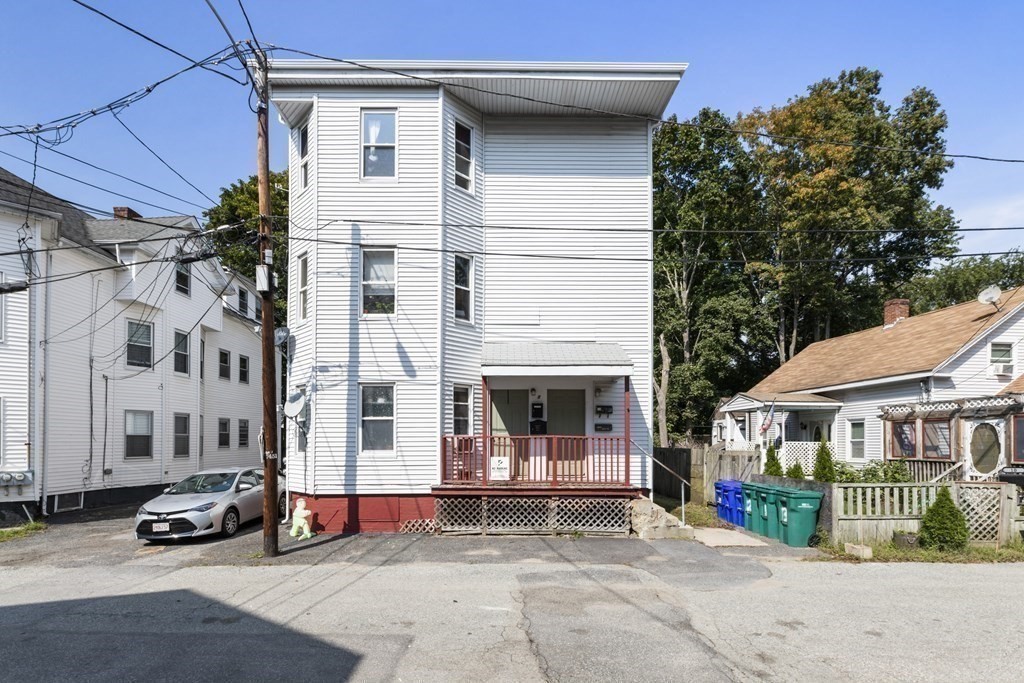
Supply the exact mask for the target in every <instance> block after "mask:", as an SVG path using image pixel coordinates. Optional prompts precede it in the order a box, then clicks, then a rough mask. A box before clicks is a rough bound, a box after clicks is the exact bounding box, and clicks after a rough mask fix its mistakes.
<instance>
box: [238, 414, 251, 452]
mask: <svg viewBox="0 0 1024 683" xmlns="http://www.w3.org/2000/svg"><path fill="white" fill-rule="evenodd" d="M238 447H239V448H248V447H249V421H248V420H239V421H238Z"/></svg>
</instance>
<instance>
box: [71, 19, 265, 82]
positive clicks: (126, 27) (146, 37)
mask: <svg viewBox="0 0 1024 683" xmlns="http://www.w3.org/2000/svg"><path fill="white" fill-rule="evenodd" d="M71 1H72V2H73V3H75V4H76V5H79V6H80V7H84V8H85V9H87V10H89V11H90V12H94V13H96V14H98V15H100V16H101V17H103V18H104V19H106V20H107V21H109V22H111V23H113V24H116V25H118V26H120V27H121V28H123V29H124V30H126V31H128V32H130V33H134V34H135V35H137V36H138V37H139V38H142V39H143V40H145V41H148V42H150V43H152V44H153V45H156V46H157V47H159V48H162V49H164V50H167V51H168V52H170V53H171V54H173V55H176V56H178V57H181V58H182V59H184V60H185V61H187V62H190V63H192V64H194V65H195V66H198V67H201V68H202V69H204V70H206V71H210V72H212V73H215V74H217V75H218V76H223V77H224V78H227V79H228V80H231V81H234V82H235V83H238V84H239V85H247V84H246V83H244V82H242V81H240V80H238V79H237V78H235V77H234V76H231V75H229V74H226V73H223V72H220V71H217V70H216V69H211V68H209V67H208V66H205V65H203V64H200V63H199V62H197V61H196V60H194V59H192V58H191V57H189V56H188V55H186V54H182V53H181V52H178V51H177V50H175V49H174V48H173V47H170V46H169V45H165V44H164V43H161V42H160V41H159V40H157V39H156V38H153V37H152V36H149V35H146V34H145V33H143V32H142V31H139V30H138V29H134V28H132V27H131V26H129V25H128V24H125V23H124V22H122V21H118V20H117V19H115V18H114V17H112V16H110V15H109V14H106V13H105V12H102V11H100V10H98V9H96V8H95V7H93V6H91V5H87V4H86V3H84V2H82V0H71Z"/></svg>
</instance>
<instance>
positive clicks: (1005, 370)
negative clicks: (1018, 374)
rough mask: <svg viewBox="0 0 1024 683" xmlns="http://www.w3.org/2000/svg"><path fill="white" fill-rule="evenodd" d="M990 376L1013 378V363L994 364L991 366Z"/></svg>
mask: <svg viewBox="0 0 1024 683" xmlns="http://www.w3.org/2000/svg"><path fill="white" fill-rule="evenodd" d="M992 374H993V375H996V376H1006V377H1012V376H1013V363H994V364H993V365H992Z"/></svg>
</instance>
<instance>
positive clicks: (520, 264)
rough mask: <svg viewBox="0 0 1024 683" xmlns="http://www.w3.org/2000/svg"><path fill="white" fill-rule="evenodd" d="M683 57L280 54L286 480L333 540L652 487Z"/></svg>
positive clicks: (277, 99)
mask: <svg viewBox="0 0 1024 683" xmlns="http://www.w3.org/2000/svg"><path fill="white" fill-rule="evenodd" d="M685 68H686V65H684V64H597V63H518V62H517V63H507V62H390V61H389V62H367V63H363V66H351V65H346V64H342V63H337V62H327V61H317V60H275V61H273V62H272V64H271V69H270V84H271V88H272V101H273V102H274V104H275V106H276V108H277V110H278V113H279V117H280V119H281V121H282V122H283V123H284V124H285V125H286V126H288V128H289V129H290V135H289V140H288V147H289V168H290V182H291V187H290V231H289V259H290V263H289V278H290V282H289V297H290V298H289V302H288V310H289V328H290V330H291V331H292V334H293V336H294V345H293V348H294V352H293V354H294V357H293V359H292V363H291V367H290V372H289V378H288V391H289V393H291V394H292V396H293V399H292V400H293V401H295V402H298V403H300V404H303V405H304V409H303V410H302V412H301V414H300V415H299V416H298V418H297V419H296V420H295V421H293V422H292V423H291V424H290V426H289V428H288V431H287V434H288V439H289V441H288V453H289V461H288V468H287V471H288V484H289V488H290V489H291V491H292V492H293V494H295V495H301V496H304V497H306V498H307V499H308V501H307V503H308V505H309V506H310V507H311V508H312V509H313V510H314V511H315V512H316V514H317V523H318V525H319V526H320V527H321V528H325V529H327V530H331V531H342V530H345V531H359V530H363V531H366V530H370V531H373V530H378V531H396V530H401V529H402V528H403V525H406V524H407V523H414V526H415V523H416V522H417V521H418V520H432V519H434V518H435V516H436V517H437V522H438V524H439V525H440V526H442V528H444V527H445V526H446V524H449V522H446V521H444V520H442V519H441V517H442V508H444V509H446V510H451V509H453V507H452V506H453V505H455V506H458V505H462V506H463V507H464V508H465V509H471V510H473V512H471V513H467V514H469V515H470V517H472V516H473V515H476V519H477V521H476V522H474V521H470V522H469V523H468V524H469V527H471V528H478V527H479V524H478V521H479V516H480V515H481V514H483V513H482V512H481V509H486V502H485V501H486V500H490V501H491V508H490V509H491V515H492V518H493V516H494V515H495V514H496V512H495V510H497V506H499V505H503V504H505V503H507V502H508V501H512V500H518V501H519V505H518V507H516V506H513V507H516V509H517V510H520V511H521V510H524V509H526V508H529V507H530V506H531V505H532V506H534V507H533V509H534V510H535V511H536V510H541V511H542V512H540V513H538V514H539V515H540V517H543V516H544V515H545V514H548V513H547V512H545V511H547V510H553V509H554V508H551V507H550V506H548V507H545V506H546V505H547V503H548V502H550V501H551V500H552V499H553V498H562V499H565V498H570V499H572V500H573V501H574V504H576V505H577V508H579V509H590V508H588V505H589V504H590V503H593V505H591V507H594V509H597V508H598V507H600V504H599V503H597V502H595V501H600V500H605V499H608V498H615V499H616V500H628V499H629V498H630V497H632V496H636V495H639V494H640V492H642V491H643V490H645V489H649V487H650V482H651V462H650V460H649V451H650V447H651V441H652V437H651V424H652V413H651V400H652V394H651V364H652V306H653V295H652V262H651V259H652V238H653V232H652V188H651V163H652V162H651V141H652V135H653V131H654V126H655V121H656V120H657V119H658V118H660V116H661V115H662V113H663V111H664V109H665V107H666V106H667V104H668V101H669V99H670V97H671V96H672V94H673V92H674V91H675V88H676V86H677V84H678V82H679V79H680V78H681V76H682V73H683V71H684V70H685ZM613 113H614V114H613ZM300 396H304V397H305V400H304V401H303V399H302V398H300ZM453 501H454V502H453ZM588 501H589V502H588ZM446 506H447V507H446ZM481 506H484V508H482V507H481ZM524 506H525V507H524ZM531 514H532V513H531ZM527 516H529V515H527ZM531 524H533V523H532V522H531V523H524V527H523V528H527V527H530V526H531ZM583 525H584V526H585V524H583ZM489 526H490V527H491V528H494V527H495V525H494V523H493V519H492V523H491V524H490V525H489ZM499 526H500V524H499ZM541 526H542V527H543V523H541ZM556 526H562V527H564V526H566V523H561V524H559V525H556ZM569 526H572V525H571V524H569Z"/></svg>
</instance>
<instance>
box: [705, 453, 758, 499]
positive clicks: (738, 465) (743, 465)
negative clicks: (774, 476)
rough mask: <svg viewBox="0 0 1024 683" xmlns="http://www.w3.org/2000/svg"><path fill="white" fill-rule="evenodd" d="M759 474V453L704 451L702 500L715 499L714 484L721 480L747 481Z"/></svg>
mask: <svg viewBox="0 0 1024 683" xmlns="http://www.w3.org/2000/svg"><path fill="white" fill-rule="evenodd" d="M760 473H761V452H760V451H723V450H719V449H714V448H708V449H705V450H704V481H703V484H704V500H706V501H713V500H714V499H715V482H716V481H721V480H722V479H737V480H739V481H747V480H749V479H750V475H752V474H760Z"/></svg>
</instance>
